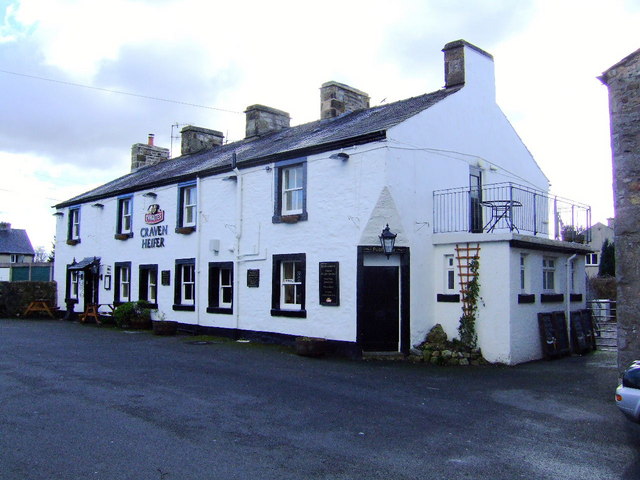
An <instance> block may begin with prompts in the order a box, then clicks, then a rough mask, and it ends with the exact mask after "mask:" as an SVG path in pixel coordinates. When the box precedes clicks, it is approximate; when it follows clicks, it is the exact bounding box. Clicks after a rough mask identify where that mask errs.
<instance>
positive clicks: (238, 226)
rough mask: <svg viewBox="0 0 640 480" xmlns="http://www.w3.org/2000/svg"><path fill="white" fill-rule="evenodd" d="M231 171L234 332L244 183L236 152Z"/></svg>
mask: <svg viewBox="0 0 640 480" xmlns="http://www.w3.org/2000/svg"><path fill="white" fill-rule="evenodd" d="M232 165H233V173H235V175H236V245H235V253H236V254H235V258H234V262H233V312H234V316H235V319H236V332H237V331H238V329H239V327H240V239H241V238H242V223H243V217H242V197H243V195H242V194H243V188H244V183H243V181H242V174H241V173H240V169H238V166H237V157H236V152H233V159H232Z"/></svg>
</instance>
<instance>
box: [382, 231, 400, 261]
mask: <svg viewBox="0 0 640 480" xmlns="http://www.w3.org/2000/svg"><path fill="white" fill-rule="evenodd" d="M397 236H398V234H397V233H391V230H389V224H388V223H387V226H386V227H384V229H383V230H382V233H381V234H380V235H378V238H379V239H380V245H382V251H383V252H384V254H385V255H386V256H387V258H389V257H390V256H391V254H392V253H393V247H394V245H395V244H396V237H397Z"/></svg>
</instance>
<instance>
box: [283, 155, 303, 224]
mask: <svg viewBox="0 0 640 480" xmlns="http://www.w3.org/2000/svg"><path fill="white" fill-rule="evenodd" d="M303 188H304V186H303V183H302V165H295V166H292V167H287V168H283V169H282V214H283V215H295V214H298V213H302V195H303V193H304V192H303Z"/></svg>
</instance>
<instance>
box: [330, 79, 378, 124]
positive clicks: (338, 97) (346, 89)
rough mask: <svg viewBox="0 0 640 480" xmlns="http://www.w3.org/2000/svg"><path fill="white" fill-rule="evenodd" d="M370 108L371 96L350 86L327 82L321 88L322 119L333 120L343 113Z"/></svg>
mask: <svg viewBox="0 0 640 480" xmlns="http://www.w3.org/2000/svg"><path fill="white" fill-rule="evenodd" d="M363 108H369V95H368V94H366V93H365V92H361V91H360V90H357V89H355V88H353V87H350V86H349V85H345V84H343V83H338V82H326V83H323V84H322V87H320V118H321V119H323V120H324V119H325V118H333V117H337V116H339V115H342V114H343V113H349V112H353V111H355V110H361V109H363Z"/></svg>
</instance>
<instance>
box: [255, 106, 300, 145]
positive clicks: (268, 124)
mask: <svg viewBox="0 0 640 480" xmlns="http://www.w3.org/2000/svg"><path fill="white" fill-rule="evenodd" d="M244 113H245V115H246V118H247V126H246V129H245V134H246V135H245V136H246V138H252V137H259V136H261V135H265V134H267V133H271V132H277V131H279V130H283V129H285V128H289V125H290V123H291V117H290V116H289V114H288V113H287V112H283V111H282V110H278V109H275V108H271V107H265V106H264V105H251V106H249V107H247V109H246V110H245V112H244Z"/></svg>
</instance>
